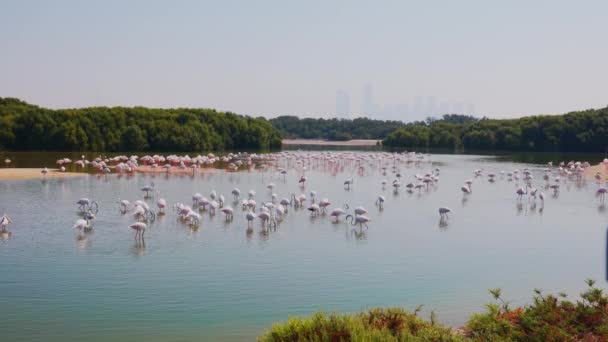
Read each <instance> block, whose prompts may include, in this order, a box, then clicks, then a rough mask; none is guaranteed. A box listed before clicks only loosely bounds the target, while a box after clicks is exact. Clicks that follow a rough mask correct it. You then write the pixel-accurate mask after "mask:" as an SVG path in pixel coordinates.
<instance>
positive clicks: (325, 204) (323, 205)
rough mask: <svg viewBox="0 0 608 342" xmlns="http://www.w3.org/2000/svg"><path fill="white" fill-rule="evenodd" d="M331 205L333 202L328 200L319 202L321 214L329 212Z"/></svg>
mask: <svg viewBox="0 0 608 342" xmlns="http://www.w3.org/2000/svg"><path fill="white" fill-rule="evenodd" d="M330 205H331V202H330V201H329V199H327V198H324V199H322V200H321V202H319V208H321V212H323V213H324V212H325V211H326V210H327V207H329V206H330Z"/></svg>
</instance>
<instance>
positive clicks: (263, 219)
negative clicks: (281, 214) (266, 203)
mask: <svg viewBox="0 0 608 342" xmlns="http://www.w3.org/2000/svg"><path fill="white" fill-rule="evenodd" d="M258 218H259V219H260V221H261V222H262V227H265V226H266V224H267V223H268V221H269V220H270V213H268V212H266V211H263V210H262V212H260V213H259V214H258Z"/></svg>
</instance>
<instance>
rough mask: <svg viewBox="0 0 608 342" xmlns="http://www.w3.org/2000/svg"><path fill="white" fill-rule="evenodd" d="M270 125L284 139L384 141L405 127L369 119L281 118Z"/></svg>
mask: <svg viewBox="0 0 608 342" xmlns="http://www.w3.org/2000/svg"><path fill="white" fill-rule="evenodd" d="M270 123H271V124H272V125H273V126H274V127H275V128H276V129H278V130H279V132H281V134H282V135H283V137H284V138H291V139H296V138H299V139H324V140H351V139H383V138H385V137H386V136H387V135H388V134H389V133H390V132H392V131H394V130H395V129H397V128H399V127H403V126H405V123H403V122H401V121H383V120H373V119H369V118H356V119H354V120H348V119H336V118H333V119H322V118H321V119H312V118H304V119H300V118H298V117H297V116H279V117H277V118H273V119H270Z"/></svg>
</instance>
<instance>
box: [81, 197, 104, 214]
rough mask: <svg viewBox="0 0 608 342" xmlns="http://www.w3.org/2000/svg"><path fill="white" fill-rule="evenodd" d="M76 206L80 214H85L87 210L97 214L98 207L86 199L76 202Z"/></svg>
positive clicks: (94, 202)
mask: <svg viewBox="0 0 608 342" xmlns="http://www.w3.org/2000/svg"><path fill="white" fill-rule="evenodd" d="M76 204H78V209H79V210H80V212H86V211H87V210H89V209H94V211H95V213H97V212H99V205H98V204H97V202H96V201H91V200H89V199H88V198H86V197H83V198H81V199H79V200H78V201H76Z"/></svg>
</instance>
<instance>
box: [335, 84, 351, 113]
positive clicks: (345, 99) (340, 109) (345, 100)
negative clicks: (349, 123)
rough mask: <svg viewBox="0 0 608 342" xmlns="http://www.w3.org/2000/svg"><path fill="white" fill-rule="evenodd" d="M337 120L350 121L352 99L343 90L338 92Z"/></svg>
mask: <svg viewBox="0 0 608 342" xmlns="http://www.w3.org/2000/svg"><path fill="white" fill-rule="evenodd" d="M336 118H340V119H350V97H349V96H348V93H347V92H345V91H344V90H342V89H338V91H336Z"/></svg>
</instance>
